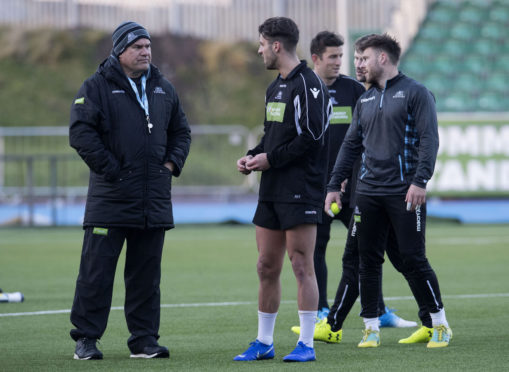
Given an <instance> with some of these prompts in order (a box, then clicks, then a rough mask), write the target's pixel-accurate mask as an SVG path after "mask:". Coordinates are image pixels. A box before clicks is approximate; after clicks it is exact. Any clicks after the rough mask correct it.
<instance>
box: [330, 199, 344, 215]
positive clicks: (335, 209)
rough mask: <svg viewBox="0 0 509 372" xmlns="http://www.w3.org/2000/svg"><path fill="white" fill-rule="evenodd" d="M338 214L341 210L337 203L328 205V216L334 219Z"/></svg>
mask: <svg viewBox="0 0 509 372" xmlns="http://www.w3.org/2000/svg"><path fill="white" fill-rule="evenodd" d="M339 212H341V208H339V205H338V203H336V202H333V203H332V204H331V205H330V209H329V212H328V214H329V216H331V217H334V216H336V215H337V214H338V213H339Z"/></svg>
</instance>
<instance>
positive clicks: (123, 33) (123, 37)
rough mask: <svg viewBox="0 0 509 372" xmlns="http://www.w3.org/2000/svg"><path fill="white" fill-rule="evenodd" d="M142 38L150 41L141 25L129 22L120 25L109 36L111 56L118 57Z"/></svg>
mask: <svg viewBox="0 0 509 372" xmlns="http://www.w3.org/2000/svg"><path fill="white" fill-rule="evenodd" d="M142 38H145V39H149V40H150V35H149V34H148V31H147V30H146V29H145V28H144V27H143V26H142V25H140V24H138V23H136V22H131V21H130V22H124V23H122V24H120V25H119V26H118V27H117V29H116V30H115V31H114V32H113V35H112V36H111V40H112V41H113V54H114V55H115V56H117V57H118V56H119V55H120V54H122V52H123V51H124V50H125V49H126V48H127V47H129V45H131V44H133V43H134V42H136V40H138V39H142Z"/></svg>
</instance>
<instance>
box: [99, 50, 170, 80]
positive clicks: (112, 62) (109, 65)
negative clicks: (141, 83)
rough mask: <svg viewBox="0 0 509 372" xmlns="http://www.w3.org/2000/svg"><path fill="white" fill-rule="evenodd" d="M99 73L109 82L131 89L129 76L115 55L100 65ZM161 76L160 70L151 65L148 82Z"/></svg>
mask: <svg viewBox="0 0 509 372" xmlns="http://www.w3.org/2000/svg"><path fill="white" fill-rule="evenodd" d="M97 72H98V73H99V74H101V75H103V76H104V77H105V78H106V79H107V80H112V81H114V82H115V83H117V84H118V85H120V86H125V87H130V85H129V84H128V80H127V76H126V74H125V72H124V70H123V69H122V66H120V62H119V61H118V58H117V57H115V56H114V55H110V56H109V57H108V58H106V59H105V60H104V61H103V62H102V63H101V64H100V65H99V67H98V69H97ZM160 75H161V74H160V72H159V69H158V68H157V67H156V66H154V65H153V64H150V69H149V71H148V75H147V81H150V80H151V79H156V78H159V76H160Z"/></svg>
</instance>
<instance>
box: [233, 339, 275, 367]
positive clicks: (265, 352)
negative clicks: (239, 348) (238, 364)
mask: <svg viewBox="0 0 509 372" xmlns="http://www.w3.org/2000/svg"><path fill="white" fill-rule="evenodd" d="M249 345H251V346H249V348H248V349H247V350H246V351H244V352H243V353H242V354H239V355H237V356H236V357H235V358H233V360H235V361H243V362H246V361H250V360H262V359H272V358H274V344H270V345H265V344H262V343H261V342H260V341H258V340H254V341H253V342H251V343H250V344H249Z"/></svg>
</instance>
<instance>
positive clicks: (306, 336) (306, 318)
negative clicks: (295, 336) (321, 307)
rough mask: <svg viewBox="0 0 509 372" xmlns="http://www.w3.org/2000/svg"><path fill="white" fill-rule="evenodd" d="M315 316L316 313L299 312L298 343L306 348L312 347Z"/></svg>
mask: <svg viewBox="0 0 509 372" xmlns="http://www.w3.org/2000/svg"><path fill="white" fill-rule="evenodd" d="M316 315H317V311H308V310H299V320H300V335H299V341H301V342H302V343H303V344H304V345H306V346H307V347H313V336H314V334H315V320H316ZM299 341H297V342H299Z"/></svg>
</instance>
